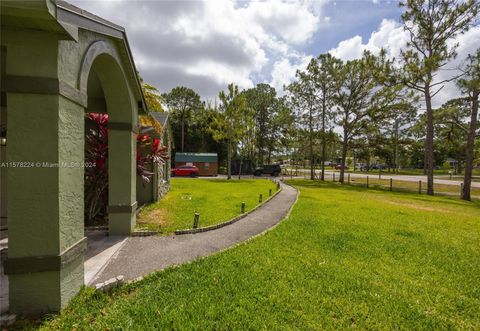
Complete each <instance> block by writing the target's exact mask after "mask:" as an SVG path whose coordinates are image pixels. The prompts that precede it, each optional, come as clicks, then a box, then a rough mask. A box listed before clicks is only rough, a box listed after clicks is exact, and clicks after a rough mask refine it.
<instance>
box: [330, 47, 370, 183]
mask: <svg viewBox="0 0 480 331" xmlns="http://www.w3.org/2000/svg"><path fill="white" fill-rule="evenodd" d="M374 68H375V58H374V57H373V56H372V55H371V54H369V53H367V52H366V53H365V54H364V55H363V57H362V59H358V60H352V61H347V62H346V63H345V64H343V65H342V66H341V67H340V70H339V73H338V76H337V79H339V82H340V84H339V85H337V91H336V93H335V96H334V101H335V105H336V109H337V112H336V123H337V125H339V126H340V127H341V128H342V152H341V164H342V165H343V166H342V167H341V169H340V180H339V181H340V182H341V183H343V182H344V175H345V169H344V166H345V165H346V158H347V152H348V148H349V146H350V142H351V140H352V139H353V138H355V137H357V136H358V135H360V134H361V133H362V132H363V131H364V129H365V128H366V127H367V124H368V123H369V121H368V118H369V116H370V110H371V109H372V107H373V106H374V104H375V103H376V100H375V99H376V98H377V94H376V93H375V92H374V88H375V87H377V81H376V79H375V74H374V70H375V69H374Z"/></svg>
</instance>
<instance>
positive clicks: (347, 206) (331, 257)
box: [42, 180, 480, 330]
mask: <svg viewBox="0 0 480 331" xmlns="http://www.w3.org/2000/svg"><path fill="white" fill-rule="evenodd" d="M292 184H294V185H295V186H296V187H298V188H299V189H300V191H301V195H300V197H299V200H298V202H297V204H296V206H295V207H294V209H293V211H292V213H291V215H290V217H289V218H288V219H286V220H285V221H283V222H282V223H280V225H279V226H278V227H276V228H275V229H273V230H272V231H270V232H268V233H266V234H265V235H263V236H261V237H257V238H255V239H254V240H251V241H249V242H247V243H246V244H243V245H240V246H237V247H235V248H233V249H230V250H227V251H224V252H222V253H219V254H215V255H212V256H210V257H207V258H204V259H201V260H197V261H194V262H193V263H190V264H186V265H183V266H180V267H174V268H169V269H167V270H165V271H163V272H158V273H154V274H152V275H151V276H149V277H147V278H146V279H144V280H143V281H141V282H138V283H136V284H131V285H128V286H124V287H122V288H120V289H118V290H116V291H115V292H114V293H113V294H111V295H106V294H101V293H95V292H94V291H93V290H92V289H86V290H84V291H83V292H82V293H81V294H80V295H78V296H77V297H76V298H75V299H74V300H73V301H72V302H71V304H70V305H69V306H68V308H67V309H65V310H64V311H63V312H62V313H61V315H59V316H57V317H54V318H53V319H52V320H50V321H48V322H45V324H43V326H42V328H43V329H46V330H47V329H57V330H71V329H75V330H82V329H92V330H107V329H119V330H120V329H122V330H164V329H175V330H259V329H260V330H292V329H299V330H314V329H315V330H322V329H328V330H339V329H340V330H343V329H350V328H357V329H373V330H392V329H399V330H418V329H423V330H450V329H462V330H479V329H480V205H479V204H477V203H468V202H464V201H461V200H458V199H453V198H448V197H430V196H425V195H415V194H409V193H399V192H385V191H379V190H366V189H364V188H360V187H352V186H338V185H334V184H330V183H318V182H315V183H313V182H310V181H300V180H299V181H292Z"/></svg>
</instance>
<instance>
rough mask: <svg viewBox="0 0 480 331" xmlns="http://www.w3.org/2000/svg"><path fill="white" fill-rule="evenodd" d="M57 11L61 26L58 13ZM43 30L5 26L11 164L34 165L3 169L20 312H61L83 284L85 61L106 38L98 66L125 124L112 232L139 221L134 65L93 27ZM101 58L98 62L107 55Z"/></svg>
mask: <svg viewBox="0 0 480 331" xmlns="http://www.w3.org/2000/svg"><path fill="white" fill-rule="evenodd" d="M31 3H32V4H35V3H34V2H31ZM37 3H40V1H39V2H37ZM46 3H48V4H49V5H53V4H54V2H52V1H50V0H46ZM29 4H30V3H29V2H25V6H28V5H29ZM53 6H54V5H53ZM2 10H3V7H2ZM52 12H55V11H54V10H53V11H52ZM3 15H4V12H2V17H3ZM52 15H53V14H52ZM47 16H48V15H47ZM49 18H50V19H51V20H52V23H51V24H52V25H54V24H55V19H54V17H53V16H51V17H50V16H49ZM49 22H50V21H49ZM46 24H47V23H46ZM47 28H48V27H47ZM47 28H46V29H47ZM40 30H41V29H38V31H37V30H32V29H22V28H16V27H14V28H10V27H6V26H3V23H2V29H1V44H2V47H5V48H6V53H7V57H6V71H5V77H3V76H4V75H3V73H2V80H3V79H5V80H6V82H7V84H6V87H4V86H2V92H4V93H5V95H6V100H7V101H6V107H3V108H2V112H3V111H4V110H5V111H8V124H7V125H8V126H7V148H6V153H5V154H6V155H5V158H6V161H7V162H9V163H18V162H29V163H31V164H32V166H28V167H12V168H8V169H7V171H6V172H5V173H4V172H3V170H2V177H3V176H4V174H6V182H7V186H6V190H7V194H8V200H7V211H8V215H7V216H8V227H9V229H8V232H9V247H8V258H7V261H6V262H5V271H6V273H7V274H8V277H9V292H10V310H11V311H12V312H16V313H19V314H22V315H23V314H26V315H29V314H42V313H46V312H49V311H58V310H60V309H61V308H62V307H64V306H65V305H66V304H67V303H68V301H69V300H70V298H71V297H72V296H73V295H74V294H75V293H77V292H78V290H79V289H80V288H81V286H82V285H83V279H84V270H83V258H84V255H83V253H84V251H85V248H86V240H85V238H84V230H83V225H84V221H83V209H84V203H83V199H84V192H83V190H84V186H83V184H84V183H83V181H84V178H83V176H84V171H83V168H82V164H83V161H84V112H85V108H86V107H87V105H86V104H84V101H85V98H86V95H84V94H85V92H86V91H85V90H82V87H81V84H80V83H81V79H80V78H81V74H82V72H84V71H85V70H86V71H87V74H88V72H89V70H90V69H91V68H90V67H88V68H85V58H86V54H88V51H89V50H91V47H92V45H93V44H94V41H96V42H99V41H103V42H104V43H105V45H108V47H109V49H111V50H112V54H113V57H112V58H108V56H104V57H102V61H103V62H101V65H99V66H98V70H99V71H102V70H103V71H102V76H101V77H100V80H101V82H102V87H103V88H104V90H105V97H106V99H107V100H106V101H107V108H108V110H109V114H110V115H111V119H112V120H113V121H114V122H116V123H115V124H116V126H112V127H110V130H109V145H110V146H109V153H110V156H111V158H110V162H109V172H110V177H109V178H110V184H111V186H110V193H111V194H109V197H110V205H111V206H109V213H110V226H111V230H112V229H113V230H115V231H116V232H114V233H117V234H119V233H123V234H128V233H129V232H130V231H131V229H132V228H133V226H134V222H135V213H134V211H133V213H132V208H133V207H134V206H135V203H136V191H135V187H136V175H135V157H134V156H135V149H136V140H135V133H134V132H133V130H134V126H135V125H136V114H137V112H138V108H137V101H136V100H135V98H133V92H132V90H131V89H132V87H131V83H130V82H128V80H127V78H126V77H125V74H124V73H125V71H126V70H127V69H125V68H123V67H122V66H123V65H122V64H121V61H119V59H120V55H119V54H120V53H121V52H119V50H118V40H116V39H114V38H109V37H107V36H105V35H102V34H100V33H94V32H89V31H87V30H83V29H78V41H76V40H72V38H71V37H70V36H68V35H67V34H63V33H58V32H47V31H40ZM93 55H94V56H92V59H91V60H92V61H94V60H95V59H96V58H97V57H96V55H97V53H95V54H93ZM95 61H96V60H95ZM122 84H123V85H122ZM4 88H6V90H5V91H4V90H3V89H4ZM48 165H52V166H48ZM110 165H111V167H110ZM112 207H113V208H112ZM112 222H114V223H112Z"/></svg>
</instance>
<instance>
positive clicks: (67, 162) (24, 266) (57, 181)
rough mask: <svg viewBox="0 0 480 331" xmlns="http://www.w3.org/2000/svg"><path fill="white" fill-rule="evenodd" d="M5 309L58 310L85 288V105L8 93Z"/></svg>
mask: <svg viewBox="0 0 480 331" xmlns="http://www.w3.org/2000/svg"><path fill="white" fill-rule="evenodd" d="M7 107H8V112H9V121H8V131H7V134H8V137H7V139H8V144H9V146H8V147H9V148H8V150H7V162H9V163H10V164H14V163H17V164H19V163H22V162H23V163H24V166H25V167H11V168H9V169H8V174H7V187H8V197H9V199H8V218H9V231H8V232H9V248H8V260H7V262H6V272H7V274H8V276H9V284H10V287H9V290H10V310H12V311H14V312H18V313H22V314H41V313H45V312H49V311H58V310H60V309H61V308H62V307H63V306H65V305H66V304H67V303H68V301H69V299H70V298H71V297H72V296H73V295H74V294H75V293H76V292H77V291H78V289H79V288H80V287H81V286H82V285H83V252H84V250H85V247H86V242H85V240H84V235H83V168H82V167H81V163H82V162H83V139H84V138H83V137H84V133H83V126H84V124H83V123H84V122H83V109H82V108H81V107H79V106H77V105H74V104H73V103H72V102H70V101H67V100H65V99H63V97H60V96H56V95H36V94H19V93H8V104H7Z"/></svg>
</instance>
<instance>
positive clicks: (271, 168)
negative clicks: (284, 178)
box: [253, 164, 282, 176]
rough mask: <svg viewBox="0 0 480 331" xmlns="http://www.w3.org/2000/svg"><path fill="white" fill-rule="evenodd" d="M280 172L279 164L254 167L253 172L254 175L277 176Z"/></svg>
mask: <svg viewBox="0 0 480 331" xmlns="http://www.w3.org/2000/svg"><path fill="white" fill-rule="evenodd" d="M281 172H282V169H281V168H280V165H279V164H266V165H263V166H261V167H258V168H255V171H254V172H253V174H254V175H255V176H261V175H265V174H266V175H271V176H278V175H280V173H281Z"/></svg>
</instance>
